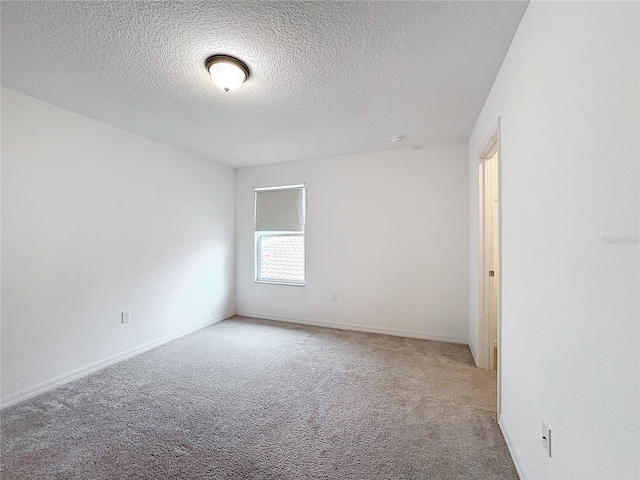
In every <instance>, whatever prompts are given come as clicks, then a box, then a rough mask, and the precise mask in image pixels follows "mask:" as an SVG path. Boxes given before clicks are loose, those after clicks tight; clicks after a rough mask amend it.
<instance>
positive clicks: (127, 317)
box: [120, 310, 131, 323]
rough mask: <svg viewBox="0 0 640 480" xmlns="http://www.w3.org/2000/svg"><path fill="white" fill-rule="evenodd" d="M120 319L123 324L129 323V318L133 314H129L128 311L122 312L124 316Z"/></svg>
mask: <svg viewBox="0 0 640 480" xmlns="http://www.w3.org/2000/svg"><path fill="white" fill-rule="evenodd" d="M120 318H121V320H122V323H129V318H131V312H129V311H128V310H127V311H126V312H122V315H121V317H120Z"/></svg>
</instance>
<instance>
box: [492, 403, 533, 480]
mask: <svg viewBox="0 0 640 480" xmlns="http://www.w3.org/2000/svg"><path fill="white" fill-rule="evenodd" d="M498 425H499V426H500V430H502V436H503V437H504V441H505V443H506V444H507V448H508V449H509V453H510V454H511V458H512V459H513V464H514V465H515V466H516V471H517V472H518V477H520V480H529V474H528V473H527V470H526V469H525V468H524V464H523V463H522V460H521V459H520V454H519V453H518V449H517V448H516V445H515V443H513V438H511V434H510V433H509V429H508V428H507V425H506V424H505V422H504V420H502V416H500V418H498Z"/></svg>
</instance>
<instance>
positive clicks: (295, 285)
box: [254, 280, 306, 287]
mask: <svg viewBox="0 0 640 480" xmlns="http://www.w3.org/2000/svg"><path fill="white" fill-rule="evenodd" d="M254 283H267V284H270V285H290V286H292V287H304V286H305V285H306V283H299V282H285V281H281V280H254Z"/></svg>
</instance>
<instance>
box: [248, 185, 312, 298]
mask: <svg viewBox="0 0 640 480" xmlns="http://www.w3.org/2000/svg"><path fill="white" fill-rule="evenodd" d="M294 189H301V190H302V215H303V224H302V228H303V230H302V231H273V230H263V231H254V248H253V253H254V265H253V272H254V278H253V281H254V282H255V283H266V284H272V285H291V286H294V287H304V286H305V285H306V283H307V238H306V232H307V226H306V223H307V222H306V218H307V185H306V183H303V184H299V185H283V186H277V187H263V188H255V187H254V198H255V200H254V207H253V212H254V224H255V223H257V207H256V206H257V195H258V192H261V191H263V192H264V191H273V190H294ZM265 237H269V238H273V237H302V245H303V250H304V252H303V256H302V272H303V273H302V275H303V279H302V281H298V280H289V279H278V278H265V277H262V276H261V274H262V265H261V261H262V238H265Z"/></svg>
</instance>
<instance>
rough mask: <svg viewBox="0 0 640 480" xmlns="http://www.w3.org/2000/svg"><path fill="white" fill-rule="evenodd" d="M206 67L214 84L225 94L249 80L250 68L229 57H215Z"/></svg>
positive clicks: (207, 62)
mask: <svg viewBox="0 0 640 480" xmlns="http://www.w3.org/2000/svg"><path fill="white" fill-rule="evenodd" d="M205 65H206V67H207V71H208V72H209V75H211V78H212V79H213V82H214V83H215V84H216V85H218V86H219V87H220V88H221V89H223V90H224V91H225V92H229V91H231V90H235V89H236V88H238V87H239V86H240V85H242V84H243V83H244V82H246V81H247V79H248V78H249V67H247V65H246V64H245V63H244V62H242V61H240V60H238V59H237V58H235V57H231V56H229V55H213V56H212V57H209V58H207V61H206V62H205Z"/></svg>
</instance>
